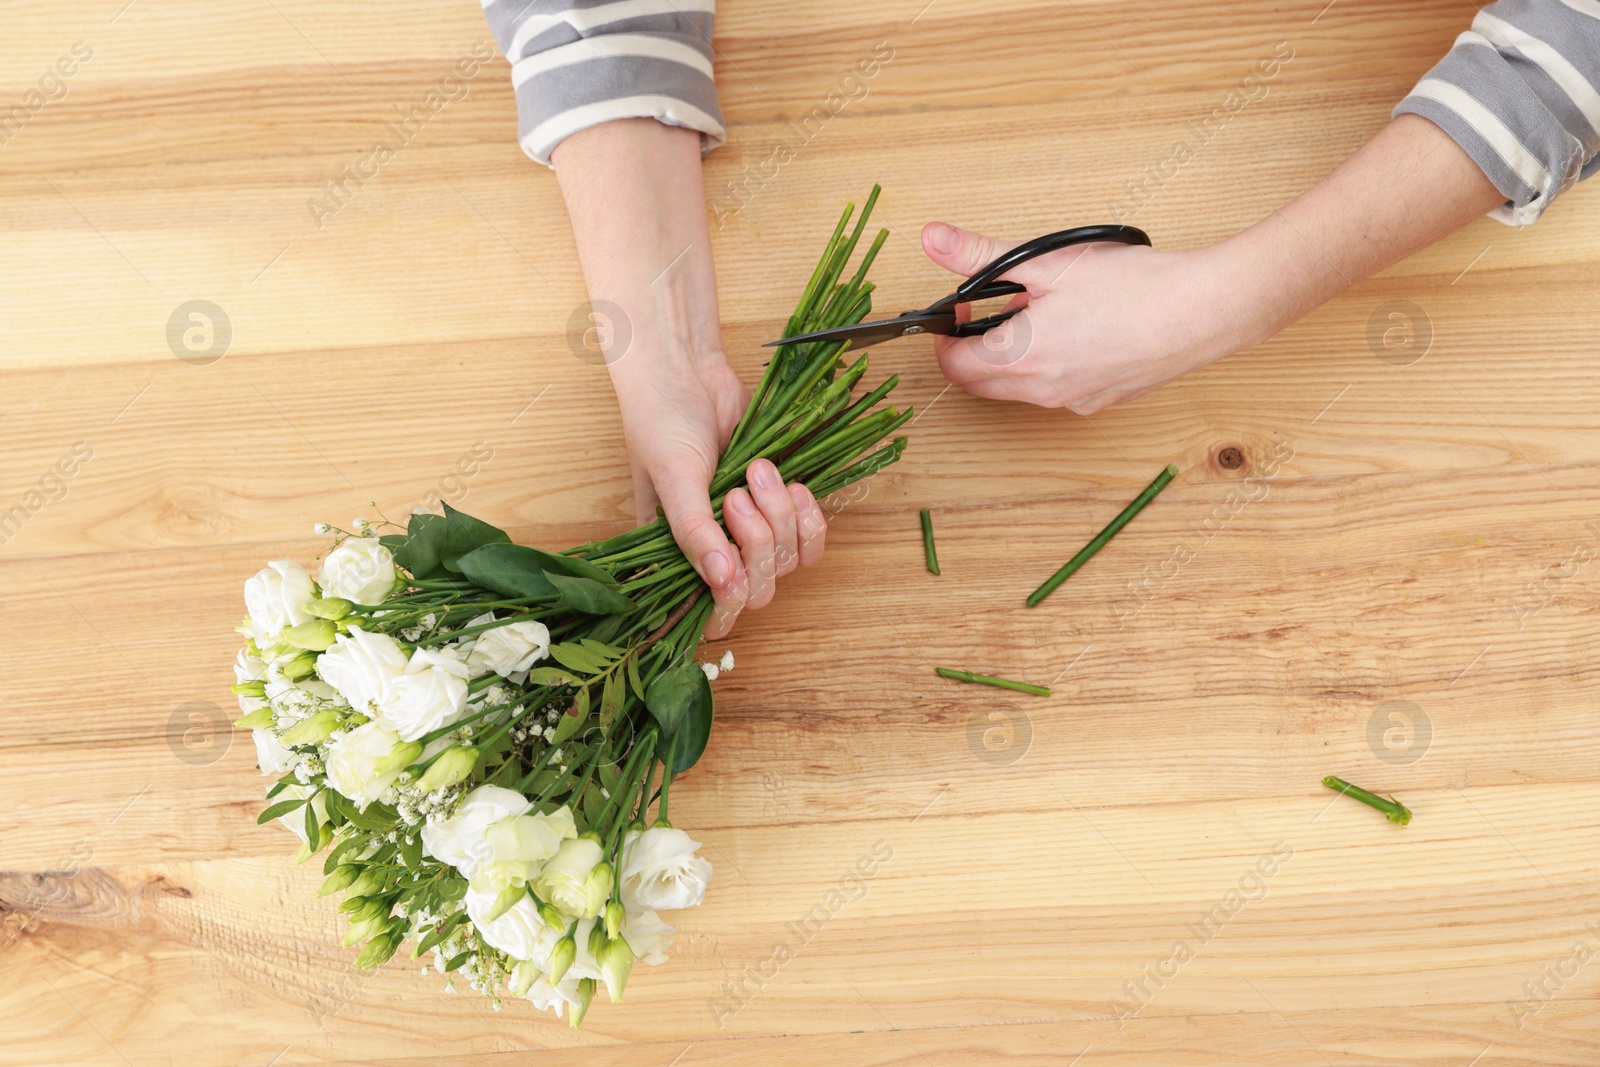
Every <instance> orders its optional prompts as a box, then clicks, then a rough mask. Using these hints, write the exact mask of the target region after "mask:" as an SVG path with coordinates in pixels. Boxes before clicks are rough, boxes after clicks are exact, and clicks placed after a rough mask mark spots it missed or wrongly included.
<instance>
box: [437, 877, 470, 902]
mask: <svg viewBox="0 0 1600 1067" xmlns="http://www.w3.org/2000/svg"><path fill="white" fill-rule="evenodd" d="M439 895H440V896H441V897H443V898H444V899H445V900H460V899H461V898H462V897H464V896H466V895H467V880H466V879H465V878H456V877H453V876H452V877H450V878H446V879H445V880H444V881H442V882H440V883H439Z"/></svg>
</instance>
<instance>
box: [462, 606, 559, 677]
mask: <svg viewBox="0 0 1600 1067" xmlns="http://www.w3.org/2000/svg"><path fill="white" fill-rule="evenodd" d="M549 654H550V629H549V627H547V626H545V624H544V623H542V622H534V621H532V620H527V621H523V622H513V623H509V624H508V625H505V626H497V627H495V628H494V629H493V630H485V631H484V632H483V633H481V634H479V635H478V638H477V640H476V641H474V642H473V645H472V651H471V652H470V653H469V654H468V655H467V666H469V667H472V668H473V673H474V674H482V673H484V672H485V671H493V672H494V673H496V674H499V675H506V676H509V675H512V674H515V673H517V672H518V671H525V670H527V669H528V668H529V667H532V666H533V665H534V664H535V663H537V662H539V661H540V660H542V659H544V658H545V657H546V656H548V655H549Z"/></svg>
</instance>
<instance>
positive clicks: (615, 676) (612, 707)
mask: <svg viewBox="0 0 1600 1067" xmlns="http://www.w3.org/2000/svg"><path fill="white" fill-rule="evenodd" d="M624 684H625V683H624V682H623V680H622V672H621V671H612V672H611V673H610V674H608V675H606V681H605V685H604V687H603V688H602V689H601V690H600V725H601V726H610V725H611V723H612V720H614V719H615V718H616V717H617V712H619V711H621V710H622V697H623V694H624V693H625V692H626V690H625V689H624V688H623V685H624Z"/></svg>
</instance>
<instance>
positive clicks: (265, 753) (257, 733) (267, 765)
mask: <svg viewBox="0 0 1600 1067" xmlns="http://www.w3.org/2000/svg"><path fill="white" fill-rule="evenodd" d="M250 733H251V735H252V736H253V737H254V738H255V742H256V766H257V767H260V768H261V773H262V774H282V773H283V772H284V771H292V770H294V768H295V767H296V766H297V765H298V764H299V763H300V756H299V754H298V753H296V752H295V751H294V750H293V749H289V748H285V747H284V746H283V745H282V744H281V743H280V742H279V741H278V737H277V735H276V734H274V733H273V732H272V731H271V730H262V729H255V730H251V731H250Z"/></svg>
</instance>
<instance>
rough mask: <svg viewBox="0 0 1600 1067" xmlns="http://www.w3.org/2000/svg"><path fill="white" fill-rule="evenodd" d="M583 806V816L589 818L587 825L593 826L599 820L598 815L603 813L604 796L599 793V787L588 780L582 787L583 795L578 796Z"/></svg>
mask: <svg viewBox="0 0 1600 1067" xmlns="http://www.w3.org/2000/svg"><path fill="white" fill-rule="evenodd" d="M578 799H579V804H580V805H581V806H582V808H583V815H584V818H586V819H588V820H589V825H590V826H594V825H595V824H596V823H598V822H599V821H600V816H601V815H603V814H604V813H605V808H606V798H605V797H603V796H601V795H600V787H599V786H597V785H595V784H594V783H593V782H590V783H589V784H588V785H587V786H585V787H584V790H583V795H582V796H581V797H579V798H578Z"/></svg>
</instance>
